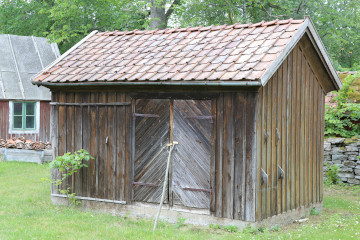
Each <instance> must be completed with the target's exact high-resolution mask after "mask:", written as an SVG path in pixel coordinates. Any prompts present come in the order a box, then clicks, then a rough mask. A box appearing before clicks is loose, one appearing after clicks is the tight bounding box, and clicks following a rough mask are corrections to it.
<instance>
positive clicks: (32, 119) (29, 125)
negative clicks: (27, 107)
mask: <svg viewBox="0 0 360 240" xmlns="http://www.w3.org/2000/svg"><path fill="white" fill-rule="evenodd" d="M26 128H30V129H34V128H35V117H34V116H30V117H26Z"/></svg>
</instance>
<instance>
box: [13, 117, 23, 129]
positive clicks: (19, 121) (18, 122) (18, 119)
mask: <svg viewBox="0 0 360 240" xmlns="http://www.w3.org/2000/svg"><path fill="white" fill-rule="evenodd" d="M14 128H22V116H14Z"/></svg>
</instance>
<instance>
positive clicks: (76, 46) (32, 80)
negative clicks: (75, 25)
mask: <svg viewBox="0 0 360 240" xmlns="http://www.w3.org/2000/svg"><path fill="white" fill-rule="evenodd" d="M96 33H98V31H97V30H95V31H92V32H91V33H90V34H89V35H87V36H86V37H84V38H83V39H81V40H80V41H79V42H78V43H77V44H75V45H74V46H73V47H71V48H70V49H69V50H67V51H66V52H65V53H64V54H63V55H61V56H60V57H59V58H57V59H56V60H55V61H54V62H52V63H51V64H50V65H48V66H47V67H45V68H44V69H43V70H42V71H41V72H39V73H38V74H36V75H34V76H33V77H32V78H31V82H32V83H33V84H35V82H34V80H35V79H36V78H38V77H40V76H41V75H42V74H43V73H45V72H47V71H49V70H50V69H51V68H52V67H53V66H55V65H56V64H58V63H59V62H60V61H61V60H63V59H64V58H65V57H66V56H68V55H69V54H70V53H71V52H73V51H74V50H75V49H77V48H78V47H79V46H80V45H82V44H83V43H84V42H85V41H86V40H88V39H89V38H91V37H92V36H94V35H95V34H96ZM36 85H39V84H36Z"/></svg>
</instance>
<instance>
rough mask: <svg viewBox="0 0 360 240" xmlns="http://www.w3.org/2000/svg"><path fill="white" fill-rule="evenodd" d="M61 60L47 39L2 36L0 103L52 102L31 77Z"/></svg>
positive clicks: (45, 91) (43, 89)
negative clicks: (32, 81)
mask: <svg viewBox="0 0 360 240" xmlns="http://www.w3.org/2000/svg"><path fill="white" fill-rule="evenodd" d="M59 56H60V52H59V49H58V47H57V45H56V43H49V42H48V40H47V39H46V38H39V37H31V36H16V35H8V34H0V100H5V99H6V100H51V94H50V91H49V90H48V89H46V88H44V87H40V88H39V87H36V86H34V85H32V84H31V77H32V76H34V75H35V74H36V73H38V72H39V71H41V70H42V69H43V68H44V67H46V66H47V65H49V64H50V63H52V62H53V61H54V60H55V59H56V58H58V57H59Z"/></svg>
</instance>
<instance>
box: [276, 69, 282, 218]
mask: <svg viewBox="0 0 360 240" xmlns="http://www.w3.org/2000/svg"><path fill="white" fill-rule="evenodd" d="M282 68H283V65H281V66H280V67H279V70H278V71H277V72H278V76H277V90H276V95H277V99H276V100H277V104H276V108H277V114H276V131H275V141H276V160H277V165H276V170H277V171H276V182H277V199H276V201H277V213H282V211H283V210H282V183H283V181H284V180H283V179H279V178H278V175H279V171H278V166H280V167H281V169H283V166H282V151H281V148H282V144H281V142H282V138H281V135H282V129H281V126H282V124H283V121H282V112H283V108H282V102H283V78H282V76H283V75H282V74H283V69H282Z"/></svg>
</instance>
